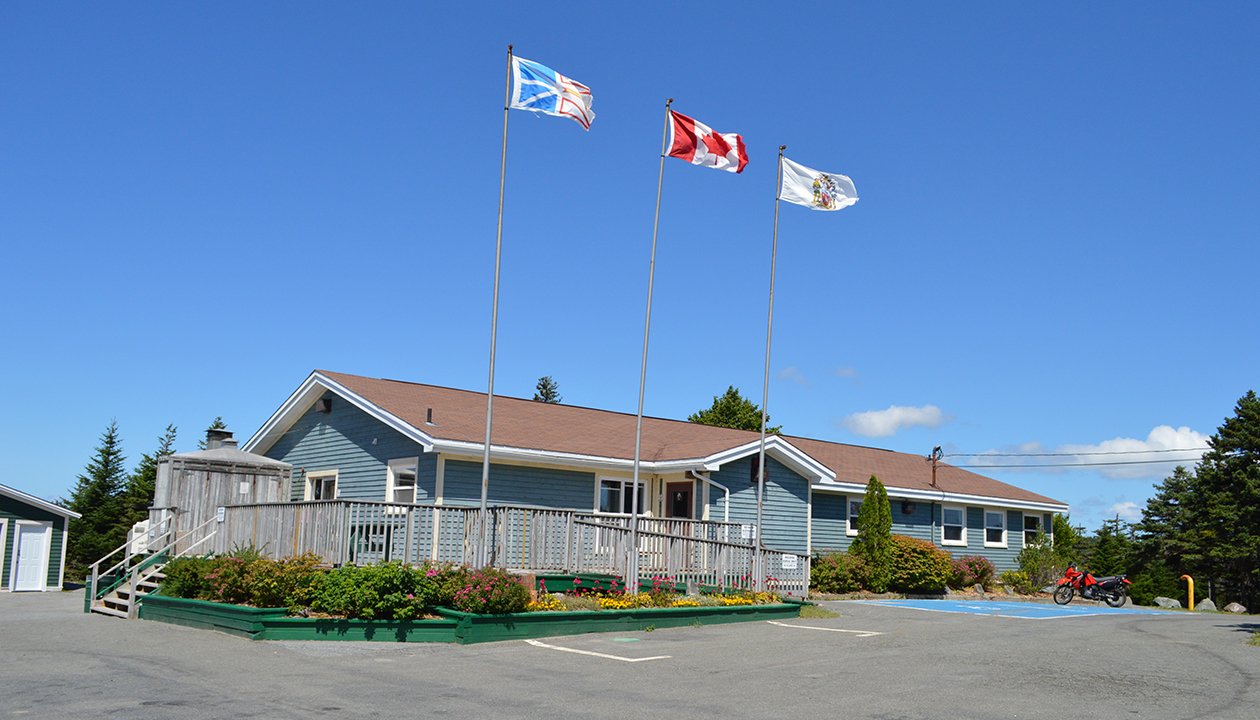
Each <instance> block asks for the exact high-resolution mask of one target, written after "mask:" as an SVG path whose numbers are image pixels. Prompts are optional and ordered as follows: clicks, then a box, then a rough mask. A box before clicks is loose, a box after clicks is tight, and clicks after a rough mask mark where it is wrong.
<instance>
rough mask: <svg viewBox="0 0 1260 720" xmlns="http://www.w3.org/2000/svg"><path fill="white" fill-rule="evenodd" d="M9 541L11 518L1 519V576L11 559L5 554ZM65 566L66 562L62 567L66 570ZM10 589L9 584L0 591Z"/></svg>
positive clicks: (0, 586) (3, 585)
mask: <svg viewBox="0 0 1260 720" xmlns="http://www.w3.org/2000/svg"><path fill="white" fill-rule="evenodd" d="M8 541H9V518H0V576H3V575H4V569H5V568H6V567H8V565H6V564H5V558H7V557H9V555H8V553H6V552H5V550H6V549H7V545H6V543H7V542H8ZM62 547H63V548H64V547H65V543H62ZM65 566H66V563H65V561H62V563H61V567H62V568H63V569H64V568H65ZM10 572H12V570H11V569H10ZM8 589H9V584H8V583H4V584H2V585H0V590H8Z"/></svg>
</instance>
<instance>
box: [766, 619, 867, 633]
mask: <svg viewBox="0 0 1260 720" xmlns="http://www.w3.org/2000/svg"><path fill="white" fill-rule="evenodd" d="M766 622H768V623H770V624H771V625H778V626H779V627H788V628H800V629H802V630H823V631H826V632H839V633H853V634H854V635H857V636H858V637H875V636H876V635H883V634H884V633H882V632H875V631H874V630H844V629H842V628H829V627H818V626H816V625H788V624H787V623H781V622H779V621H777V620H767V621H766Z"/></svg>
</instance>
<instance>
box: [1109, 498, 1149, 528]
mask: <svg viewBox="0 0 1260 720" xmlns="http://www.w3.org/2000/svg"><path fill="white" fill-rule="evenodd" d="M1107 514H1108V515H1110V516H1111V517H1116V516H1117V515H1118V516H1119V517H1120V519H1121V520H1123V521H1125V522H1128V523H1133V522H1137V521H1138V520H1141V519H1142V507H1141V506H1140V505H1138V504H1137V503H1135V502H1133V501H1131V500H1125V501H1124V502H1118V503H1116V504H1115V505H1112V506H1111V507H1109V508H1107Z"/></svg>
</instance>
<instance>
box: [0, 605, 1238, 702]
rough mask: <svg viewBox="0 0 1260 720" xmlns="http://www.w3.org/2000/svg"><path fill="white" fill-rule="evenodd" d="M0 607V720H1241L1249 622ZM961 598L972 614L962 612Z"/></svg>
mask: <svg viewBox="0 0 1260 720" xmlns="http://www.w3.org/2000/svg"><path fill="white" fill-rule="evenodd" d="M81 603H82V600H81V596H79V595H78V594H70V593H63V594H58V595H43V594H38V593H31V594H8V593H5V594H0V652H2V653H3V655H4V657H5V662H4V663H0V697H2V698H3V700H2V701H0V717H35V718H83V717H125V718H181V719H183V718H190V719H192V718H310V717H316V718H317V717H365V718H369V717H417V718H419V717H444V716H454V717H462V718H481V717H508V718H548V720H554V718H556V717H564V718H612V717H618V718H624V717H653V718H657V717H665V716H669V717H676V718H723V719H725V720H729V719H730V718H749V717H763V718H769V717H806V718H815V717H843V718H977V719H980V718H1056V719H1061V718H1064V717H1077V716H1095V715H1096V716H1098V717H1112V718H1114V717H1135V718H1239V719H1242V718H1246V719H1248V720H1253V719H1254V718H1255V717H1257V710H1256V708H1257V707H1260V647H1253V646H1250V645H1248V643H1247V640H1248V638H1249V637H1250V632H1251V631H1253V630H1260V623H1255V622H1254V621H1253V620H1250V619H1248V618H1246V617H1235V616H1228V615H1216V614H1212V615H1204V614H1190V613H1158V614H1112V613H1101V612H1099V613H1090V614H1082V615H1081V616H1079V617H1063V618H1061V619H1056V620H1052V621H1037V622H1030V621H1029V619H1027V618H1018V617H1003V616H1002V615H1001V614H971V613H954V612H930V611H923V610H921V609H916V608H913V607H898V606H888V605H883V604H874V603H863V602H834V603H826V606H827V607H829V608H831V609H834V610H835V611H837V612H839V613H840V616H839V617H836V618H825V619H797V620H791V621H786V622H781V623H766V622H759V623H744V624H735V625H719V626H708V627H696V628H673V629H663V630H657V631H655V632H639V633H624V634H605V635H582V636H573V637H563V638H546V639H543V640H539V641H534V642H528V641H514V642H505V643H493V644H487V645H472V646H454V645H424V644H394V643H350V642H306V643H302V642H253V641H249V640H243V639H239V638H235V637H231V636H227V635H222V634H218V633H212V632H206V631H200V630H193V629H189V628H183V627H178V626H173V625H165V624H161V623H155V622H147V621H133V622H127V621H121V620H115V619H113V618H106V617H102V616H94V615H93V616H89V615H83V614H82V613H81V612H80V610H81V608H82V604H81ZM972 604H979V603H975V602H973V603H972Z"/></svg>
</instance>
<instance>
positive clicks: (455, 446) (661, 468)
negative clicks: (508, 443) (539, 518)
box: [433, 439, 704, 474]
mask: <svg viewBox="0 0 1260 720" xmlns="http://www.w3.org/2000/svg"><path fill="white" fill-rule="evenodd" d="M484 448H485V445H484V444H482V443H478V442H466V441H462V440H442V439H434V441H433V449H434V451H436V452H440V453H450V454H453V455H466V456H480V455H482V453H483V452H485V450H484ZM490 459H491V460H492V461H493V460H504V461H512V460H515V461H518V462H532V463H539V464H544V465H545V464H551V465H563V466H566V467H581V468H589V469H592V470H633V469H634V461H633V460H626V459H624V458H612V457H604V456H600V455H583V454H580V453H566V452H556V451H553V450H535V449H532V448H516V447H505V446H503V445H491V446H490ZM639 469H640V470H641V471H644V472H649V473H658V474H660V473H672V472H684V471H686V470H703V469H704V460H703V459H702V458H695V459H690V460H667V461H664V462H651V461H647V460H640V461H639Z"/></svg>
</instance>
